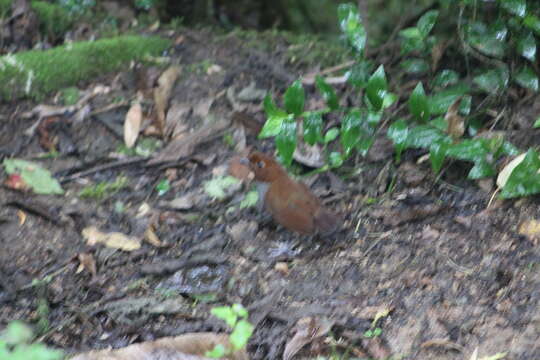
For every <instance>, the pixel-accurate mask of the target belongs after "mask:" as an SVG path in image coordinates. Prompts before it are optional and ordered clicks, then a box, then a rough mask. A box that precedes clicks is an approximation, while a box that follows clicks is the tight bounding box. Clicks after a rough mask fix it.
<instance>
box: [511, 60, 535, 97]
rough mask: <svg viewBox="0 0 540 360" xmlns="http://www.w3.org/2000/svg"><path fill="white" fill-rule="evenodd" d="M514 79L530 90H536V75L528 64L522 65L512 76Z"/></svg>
mask: <svg viewBox="0 0 540 360" xmlns="http://www.w3.org/2000/svg"><path fill="white" fill-rule="evenodd" d="M514 80H515V81H516V82H517V83H518V84H519V85H520V86H521V87H524V88H526V89H530V90H532V91H535V92H536V91H538V76H536V73H535V72H534V71H533V70H532V69H531V68H529V67H528V66H525V67H523V68H522V69H521V70H520V71H519V73H517V74H516V75H515V77H514Z"/></svg>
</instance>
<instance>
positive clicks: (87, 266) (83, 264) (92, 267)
mask: <svg viewBox="0 0 540 360" xmlns="http://www.w3.org/2000/svg"><path fill="white" fill-rule="evenodd" d="M77 259H79V267H78V268H77V271H76V272H75V273H77V274H79V273H80V272H82V271H83V270H86V271H88V272H89V273H90V274H92V277H95V276H96V275H97V268H96V260H95V259H94V256H93V255H92V254H90V253H80V254H79V255H78V256H77Z"/></svg>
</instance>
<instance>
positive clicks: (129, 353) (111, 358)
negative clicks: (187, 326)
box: [71, 333, 248, 360]
mask: <svg viewBox="0 0 540 360" xmlns="http://www.w3.org/2000/svg"><path fill="white" fill-rule="evenodd" d="M228 339H229V337H228V335H225V334H214V333H189V334H184V335H180V336H176V337H167V338H163V339H159V340H156V341H147V342H143V343H139V344H133V345H130V346H127V347H125V348H122V349H116V350H95V351H90V352H87V353H83V354H79V355H77V356H75V357H74V358H72V359H71V360H210V359H209V358H207V357H205V356H204V354H205V353H206V352H207V351H210V350H212V349H213V348H214V346H216V345H218V344H221V345H223V346H225V347H228V346H229V341H228ZM225 358H226V359H229V360H248V356H247V353H246V351H245V350H239V351H237V352H236V353H234V354H232V355H229V356H226V357H225Z"/></svg>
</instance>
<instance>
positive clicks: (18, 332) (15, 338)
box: [0, 321, 64, 360]
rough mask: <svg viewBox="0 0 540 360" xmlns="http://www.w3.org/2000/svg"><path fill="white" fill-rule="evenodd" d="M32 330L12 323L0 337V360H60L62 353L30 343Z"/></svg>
mask: <svg viewBox="0 0 540 360" xmlns="http://www.w3.org/2000/svg"><path fill="white" fill-rule="evenodd" d="M33 337H34V335H33V332H32V330H31V329H30V328H29V327H28V326H27V325H25V324H24V323H22V322H20V321H13V322H11V323H9V324H8V326H7V328H6V329H5V330H4V331H3V332H2V334H1V335H0V359H10V360H28V359H32V360H60V359H63V358H64V355H63V353H62V351H60V350H54V349H50V348H48V347H46V346H45V345H43V344H39V343H31V341H32V338H33Z"/></svg>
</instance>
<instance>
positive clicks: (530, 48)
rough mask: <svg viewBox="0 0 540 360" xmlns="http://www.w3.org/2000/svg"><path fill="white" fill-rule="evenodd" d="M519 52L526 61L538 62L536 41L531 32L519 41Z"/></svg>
mask: <svg viewBox="0 0 540 360" xmlns="http://www.w3.org/2000/svg"><path fill="white" fill-rule="evenodd" d="M517 51H518V53H519V54H520V55H521V56H523V57H524V58H525V59H527V60H529V61H531V62H534V61H535V60H536V40H535V38H534V35H533V34H532V33H531V32H527V34H526V35H525V36H522V37H520V38H519V39H518V43H517Z"/></svg>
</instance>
